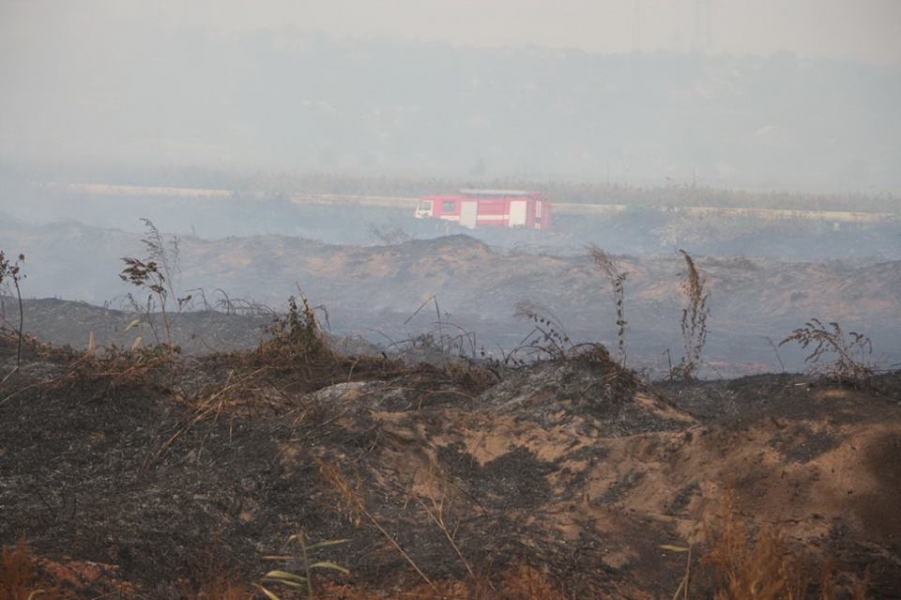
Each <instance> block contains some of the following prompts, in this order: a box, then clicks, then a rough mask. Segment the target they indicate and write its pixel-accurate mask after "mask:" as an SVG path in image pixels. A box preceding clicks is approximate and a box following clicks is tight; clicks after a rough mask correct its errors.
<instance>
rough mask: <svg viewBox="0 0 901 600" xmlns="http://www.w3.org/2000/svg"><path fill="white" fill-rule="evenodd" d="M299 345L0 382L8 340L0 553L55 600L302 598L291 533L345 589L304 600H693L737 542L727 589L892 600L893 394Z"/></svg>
mask: <svg viewBox="0 0 901 600" xmlns="http://www.w3.org/2000/svg"><path fill="white" fill-rule="evenodd" d="M311 344H312V342H311V338H305V337H303V336H300V337H284V336H282V337H276V338H275V340H274V341H271V342H267V343H264V344H262V345H258V346H257V348H256V349H255V350H252V351H245V352H241V353H217V354H207V355H205V356H199V357H190V356H179V355H174V356H170V355H168V354H167V353H166V352H160V351H156V352H154V351H151V350H145V351H143V352H138V353H128V352H116V353H112V354H109V353H103V352H101V351H100V350H96V351H95V352H94V353H93V354H91V353H87V352H84V351H67V350H55V349H53V348H50V347H47V346H43V345H40V344H37V343H34V342H28V343H26V344H25V347H24V356H23V357H22V362H21V368H20V369H18V370H15V364H16V343H15V336H14V335H6V336H4V337H3V339H2V346H0V365H2V376H3V378H4V379H3V383H2V385H0V512H2V514H3V519H0V543H2V544H3V545H7V546H9V545H12V544H14V543H15V542H16V541H17V540H20V539H24V540H25V541H26V542H27V544H28V545H29V547H30V548H31V549H32V550H33V551H34V553H35V554H36V556H37V557H39V558H38V560H37V561H36V563H35V564H34V565H33V570H34V572H35V575H36V576H37V577H39V578H40V586H42V587H43V589H48V590H49V589H50V586H56V588H54V589H58V591H60V596H61V597H66V594H69V595H74V596H78V597H84V598H98V597H107V596H104V594H109V595H110V596H109V597H116V598H177V597H187V598H200V597H204V598H206V597H223V598H225V597H230V598H246V597H251V596H253V595H254V594H256V597H260V598H262V597H263V596H262V592H261V591H260V589H259V588H253V587H251V584H253V583H262V584H263V585H264V586H266V587H267V588H268V589H270V590H272V591H273V592H276V593H278V594H279V595H281V596H282V597H293V596H291V595H290V594H291V592H290V591H289V590H287V589H286V588H284V587H281V586H279V584H277V583H273V582H271V581H269V582H267V581H264V579H263V576H264V574H265V573H266V572H267V571H269V570H271V569H282V570H285V571H289V572H293V573H301V574H302V573H303V572H304V571H303V568H304V564H305V562H304V561H303V560H301V559H300V558H298V556H299V552H300V550H299V548H298V547H297V546H296V545H292V544H289V543H288V538H289V536H291V535H293V534H298V533H302V534H303V535H304V536H305V539H307V540H309V543H315V542H321V541H328V540H346V541H345V542H342V543H341V544H337V545H334V546H328V547H326V548H322V549H320V550H317V551H315V560H330V561H333V562H335V563H337V564H339V565H341V566H343V567H346V568H347V569H349V571H350V572H349V574H347V575H342V574H339V573H337V572H334V571H332V570H319V571H314V575H313V580H314V581H313V582H314V588H315V593H316V594H317V595H318V596H319V597H324V598H363V597H372V598H401V597H403V598H440V597H445V598H606V597H610V598H671V597H673V594H674V593H675V592H676V591H677V589H679V587H680V583H681V582H682V581H683V580H684V579H685V577H686V558H687V557H688V560H689V561H690V565H691V567H690V570H689V572H690V574H691V575H690V577H689V580H690V582H689V589H690V594H689V595H688V597H693V598H705V597H711V596H712V594H713V591H714V589H720V590H722V589H723V586H724V585H725V584H724V583H723V582H722V581H721V580H720V579H719V578H718V574H719V576H722V575H723V573H724V572H725V571H726V570H727V568H726V567H725V566H723V565H722V564H721V563H717V556H722V552H723V547H724V546H723V543H722V539H723V538H724V536H726V537H728V536H727V534H728V532H729V531H732V532H733V533H734V532H735V531H738V532H739V536H738V537H739V541H738V545H734V544H733V546H732V547H731V548H732V550H731V551H730V552H732V554H731V555H730V556H731V558H730V561H731V562H732V563H735V566H736V568H738V570H739V571H741V572H745V573H752V574H753V573H755V572H756V571H755V569H762V571H761V572H764V573H768V575H767V576H768V577H770V578H773V577H776V575H775V574H776V572H777V571H778V570H779V569H778V568H776V567H773V568H771V569H770V571H767V568H766V567H760V561H758V562H757V563H755V562H754V561H753V560H752V559H753V558H754V557H755V556H758V555H762V556H764V557H766V556H769V558H770V559H771V560H772V559H773V558H774V557H775V559H776V562H777V563H778V564H786V565H789V566H790V567H791V568H789V567H785V568H783V571H785V569H788V570H789V571H790V572H791V573H795V572H796V571H795V570H793V569H797V573H798V574H799V575H798V577H799V578H805V579H809V581H810V586H809V587H808V588H807V592H808V595H809V597H811V598H820V597H823V598H825V597H839V598H840V597H848V596H846V595H844V594H849V593H850V590H852V588H853V587H854V585H855V582H857V584H856V585H858V587H859V586H860V582H861V581H867V590H868V595H867V596H866V597H871V598H901V518H899V512H898V510H897V507H898V503H897V498H898V497H899V494H901V468H899V464H901V463H899V461H898V456H899V452H901V393H899V389H901V387H899V384H901V379H899V377H898V375H897V374H896V373H895V374H884V375H881V376H878V377H877V378H876V379H875V380H874V381H873V383H872V387H870V388H867V389H857V388H854V387H847V386H845V387H841V386H837V385H833V384H830V383H829V382H828V381H827V380H824V379H821V378H813V377H809V376H795V375H760V376H755V377H749V378H744V379H736V380H723V381H714V382H682V383H671V384H666V385H649V384H646V383H643V382H641V381H640V380H639V379H638V378H636V377H634V376H633V375H632V374H631V373H630V372H628V371H625V370H622V369H621V368H619V367H618V366H617V365H616V364H614V363H613V362H612V361H611V360H610V359H609V357H608V355H607V354H606V352H605V351H604V350H603V349H602V348H600V347H597V346H592V347H588V348H587V349H585V350H583V351H582V352H580V353H573V354H570V355H569V356H568V357H567V358H565V359H560V360H556V361H548V362H540V363H537V364H533V365H530V366H527V367H522V368H518V369H507V368H503V366H501V365H497V364H487V365H476V364H471V363H468V362H465V361H459V360H452V359H450V358H448V360H447V361H446V363H445V364H444V365H443V366H441V365H439V366H432V365H424V364H423V365H419V366H413V367H409V366H404V365H403V364H401V363H399V362H394V361H389V360H386V359H384V358H381V357H363V356H344V355H336V354H334V353H332V352H330V351H328V350H326V349H324V348H322V347H321V346H311ZM724 532H725V533H724ZM767 535H771V536H776V538H778V540H780V544H782V545H778V546H776V549H775V550H772V549H771V550H769V551H768V550H766V548H764V549H762V550H760V551H759V552H757V553H756V554H755V552H754V548H755V545H754V543H753V540H754V539H759V540H762V539H773V538H767V537H766V536H767ZM717 539H719V540H721V541H720V543H719V546H717ZM739 547H741V548H744V549H745V550H747V551H748V552H749V553H750V557H751V558H750V559H748V558H747V557H745V558H746V559H747V560H745V562H742V560H743V559H741V558H740V556H739V555H740V554H741V553H740V552H738V548H739ZM756 547H757V548H761V547H762V546H756ZM688 548H690V549H691V554H690V555H687V554H686V553H685V552H684V550H686V549H688ZM716 548H720V550H719V552H720V554H717V551H716ZM768 553H769V554H768ZM272 555H282V556H294V558H282V559H267V558H265V557H267V556H272ZM780 561H781V562H780ZM307 564H308V563H307ZM717 564H720V566H719V567H717ZM754 565H757V566H754ZM824 565H832V567H834V569H835V573H836V574H835V575H833V576H832V577H831V578H829V577H827V578H824V577H823V576H821V572H822V569H823V567H824ZM37 585H38V584H37V583H35V586H37ZM229 586H230V587H229ZM0 589H2V585H0ZM32 589H36V588H32ZM683 589H684V588H683ZM226 590H227V591H226ZM242 590H243V591H242ZM832 592H835V593H836V594H837V595H836V596H828V595H827V594H828V593H832ZM204 594H206V595H204ZM227 594H235V595H233V596H228V595H227ZM22 597H25V596H22ZM680 597H681V596H680ZM726 597H730V598H737V597H742V596H741V595H739V596H735V595H733V596H726ZM746 597H750V596H746ZM759 597H769V596H759ZM773 597H776V596H773ZM858 597H860V596H858Z"/></svg>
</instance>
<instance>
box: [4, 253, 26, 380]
mask: <svg viewBox="0 0 901 600" xmlns="http://www.w3.org/2000/svg"><path fill="white" fill-rule="evenodd" d="M23 262H25V255H24V254H19V257H18V259H17V260H16V261H15V262H10V260H9V259H8V258H7V257H6V255H5V254H3V250H0V284H3V282H4V281H7V282H10V281H11V282H12V285H13V287H14V288H15V290H16V299H17V300H18V302H19V327H18V329H17V330H16V331H17V332H18V344H17V346H16V368H15V371H18V370H19V367H21V366H22V338H23V328H24V326H25V311H24V310H23V308H22V289H21V287H20V286H19V284H20V282H21V281H22V280H23V279H25V274H24V273H22V265H21V264H20V263H23ZM0 317H3V315H0ZM3 321H4V322H5V321H6V319H5V318H3ZM5 380H6V379H5V378H4V381H5Z"/></svg>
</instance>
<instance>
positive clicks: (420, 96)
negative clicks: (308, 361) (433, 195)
mask: <svg viewBox="0 0 901 600" xmlns="http://www.w3.org/2000/svg"><path fill="white" fill-rule="evenodd" d="M899 6H901V5H898V4H897V3H895V2H879V1H873V0H870V1H867V2H845V1H837V0H829V1H822V0H821V1H818V2H811V1H807V0H794V1H792V2H774V1H765V2H755V3H746V2H726V1H721V2H720V1H713V2H711V1H708V2H690V1H687V0H686V1H676V0H668V1H663V0H660V1H656V2H654V1H651V0H642V1H638V0H636V1H635V2H634V3H633V2H626V1H625V0H623V1H619V2H583V1H579V0H569V1H568V2H562V3H553V5H552V4H549V3H545V2H533V1H530V2H505V1H495V2H489V3H476V2H453V3H451V2H437V1H431V0H430V1H422V2H404V1H399V0H396V1H393V2H347V1H345V2H335V3H327V4H323V3H296V2H268V3H252V2H236V1H228V2H205V1H202V2H191V3H181V2H168V1H163V2H153V3H142V2H129V1H126V2H110V1H86V2H79V3H54V2H45V1H40V0H39V1H29V2H23V1H9V0H6V1H4V2H3V3H2V4H0V81H2V82H3V83H2V87H0V160H2V161H4V162H7V163H14V164H18V163H32V164H33V163H42V164H50V165H54V164H67V165H92V166H93V165H110V164H113V165H119V166H138V165H140V166H148V165H150V166H158V165H164V166H172V165H177V166H186V165H188V166H217V167H224V168H244V169H262V170H291V171H310V170H318V171H342V172H355V173H368V174H384V173H393V174H398V173H403V174H415V175H426V176H428V175H452V176H461V175H462V176H466V175H475V176H485V175H487V176H493V177H511V176H512V177H517V178H531V179H576V180H579V179H583V180H584V179H588V180H595V181H608V182H613V183H621V184H627V185H660V184H663V183H665V182H672V181H675V182H683V183H684V182H689V181H691V182H698V181H700V182H701V183H704V184H707V185H716V186H724V187H735V186H738V187H744V188H767V189H796V190H816V191H827V190H829V191H832V190H843V191H850V190H861V191H867V192H881V191H893V190H898V189H899V188H901V175H899V169H898V165H901V148H899V146H901V142H899V140H901V119H899V117H898V114H897V110H896V107H897V106H901V66H899V65H901V62H899V61H901V42H899V41H898V40H899V39H901V35H898V34H899V25H898V24H899V23H901V8H899Z"/></svg>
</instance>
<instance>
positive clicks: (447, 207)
mask: <svg viewBox="0 0 901 600" xmlns="http://www.w3.org/2000/svg"><path fill="white" fill-rule="evenodd" d="M456 209H457V203H456V202H454V201H453V200H445V201H444V202H442V203H441V212H453V211H454V210H456Z"/></svg>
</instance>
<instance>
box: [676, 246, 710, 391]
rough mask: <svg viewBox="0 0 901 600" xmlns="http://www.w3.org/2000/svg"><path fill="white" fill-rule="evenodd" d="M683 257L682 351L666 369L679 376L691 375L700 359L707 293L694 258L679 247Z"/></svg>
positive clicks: (689, 377) (705, 333)
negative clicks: (679, 358)
mask: <svg viewBox="0 0 901 600" xmlns="http://www.w3.org/2000/svg"><path fill="white" fill-rule="evenodd" d="M679 252H681V253H682V256H683V257H684V258H685V265H686V266H687V267H688V273H687V274H686V277H685V280H684V281H683V282H682V285H681V287H682V293H683V295H684V296H685V299H686V302H687V304H686V306H685V308H683V309H682V320H681V322H680V325H681V328H682V345H683V349H684V354H683V356H682V361H681V362H680V363H679V364H678V365H676V366H675V367H673V368H672V369H671V370H670V376H671V377H676V378H680V379H693V378H694V376H695V373H696V372H697V370H698V367H699V366H700V363H701V354H702V353H703V351H704V344H705V343H706V342H707V314H708V308H707V299H708V297H709V296H710V294H709V293H708V292H706V291H705V290H704V285H705V284H706V280H705V279H704V277H703V276H702V275H701V274H700V273H699V272H698V269H697V267H696V266H695V262H694V260H693V259H692V258H691V256H690V255H689V254H688V252H686V251H685V250H679Z"/></svg>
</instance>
